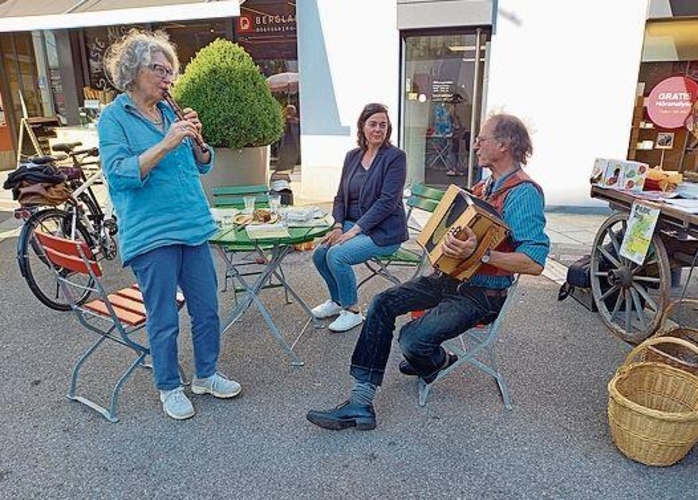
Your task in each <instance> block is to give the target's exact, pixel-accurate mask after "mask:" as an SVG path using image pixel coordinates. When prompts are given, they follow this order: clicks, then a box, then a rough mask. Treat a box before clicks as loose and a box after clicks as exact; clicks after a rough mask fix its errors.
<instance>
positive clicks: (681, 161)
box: [628, 19, 698, 172]
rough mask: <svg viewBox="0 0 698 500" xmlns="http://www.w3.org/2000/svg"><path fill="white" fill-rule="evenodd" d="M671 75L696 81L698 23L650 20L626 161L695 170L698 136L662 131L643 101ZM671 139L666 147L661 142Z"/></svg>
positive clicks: (675, 131) (697, 155) (678, 169)
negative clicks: (653, 120) (653, 121)
mask: <svg viewBox="0 0 698 500" xmlns="http://www.w3.org/2000/svg"><path fill="white" fill-rule="evenodd" d="M673 76H686V77H689V78H691V79H693V80H695V81H697V82H698V20H696V19H681V20H670V21H669V20H663V21H650V22H648V23H647V26H646V28H645V40H644V44H643V51H642V63H641V64H640V71H639V77H638V87H637V90H638V91H637V96H636V100H635V108H634V112H633V120H632V129H631V133H630V141H629V145H628V159H631V160H637V161H642V162H645V163H648V164H649V165H650V167H654V166H661V167H662V168H663V169H664V170H673V171H679V172H683V171H696V170H698V136H697V135H696V134H695V131H694V132H690V131H689V130H688V129H687V128H686V127H681V128H677V129H663V128H661V127H658V126H657V125H656V124H654V123H652V121H651V120H650V118H649V115H648V113H647V108H646V101H647V97H648V96H649V95H650V93H651V92H652V89H653V88H654V87H655V86H656V85H657V84H659V83H660V82H662V81H663V80H665V79H667V78H669V77H673ZM668 137H671V139H672V140H671V141H670V143H668V144H662V142H663V141H662V139H666V138H668Z"/></svg>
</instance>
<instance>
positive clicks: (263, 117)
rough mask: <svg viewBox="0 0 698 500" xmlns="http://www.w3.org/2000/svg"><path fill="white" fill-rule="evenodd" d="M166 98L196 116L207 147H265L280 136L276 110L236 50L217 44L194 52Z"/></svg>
mask: <svg viewBox="0 0 698 500" xmlns="http://www.w3.org/2000/svg"><path fill="white" fill-rule="evenodd" d="M172 95H173V96H174V98H175V100H176V101H177V102H178V103H179V105H180V106H182V107H183V108H184V107H191V108H193V109H195V110H196V111H197V112H198V113H199V119H200V120H201V123H202V124H203V136H204V140H205V141H206V142H207V143H208V144H209V145H211V146H213V147H218V148H231V149H240V148H243V147H253V146H266V145H267V144H271V143H272V142H275V141H277V140H278V139H279V138H280V137H281V136H282V134H283V130H284V121H283V116H282V115H283V114H282V109H281V105H280V104H279V103H278V102H277V101H276V99H274V97H273V96H272V95H271V91H270V90H269V86H268V85H267V82H266V80H265V78H264V75H262V74H261V73H260V71H259V68H258V67H257V65H256V64H255V63H254V61H253V60H252V57H250V55H249V54H248V53H247V52H246V51H245V49H243V48H242V47H240V46H239V45H238V44H236V43H233V42H231V41H229V40H224V39H222V38H219V39H217V40H215V41H214V42H211V43H210V44H208V45H207V46H206V47H204V48H202V49H201V50H199V51H198V52H197V53H196V55H195V56H194V57H193V58H192V59H191V61H190V62H189V64H188V65H187V69H186V70H185V72H184V74H183V75H181V76H180V77H179V78H178V79H177V83H176V84H175V87H174V89H173V92H172Z"/></svg>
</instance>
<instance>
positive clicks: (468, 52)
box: [400, 28, 490, 187]
mask: <svg viewBox="0 0 698 500" xmlns="http://www.w3.org/2000/svg"><path fill="white" fill-rule="evenodd" d="M489 36H490V33H489V31H488V30H483V29H481V28H476V29H472V30H468V31H465V32H460V33H455V34H419V33H418V34H404V33H403V39H402V41H403V43H402V53H403V65H402V83H401V110H402V113H401V116H402V127H401V134H402V135H401V141H400V144H401V145H402V147H403V149H404V150H405V152H406V153H407V169H408V170H407V177H408V182H411V183H416V182H423V183H425V184H428V185H432V186H437V187H443V186H447V185H449V184H458V185H461V186H472V185H473V184H474V183H475V182H477V180H478V179H479V175H480V174H479V171H478V169H477V165H476V163H477V162H476V157H475V155H474V151H473V148H472V146H473V142H474V139H475V135H477V131H478V130H479V127H480V115H481V110H482V95H483V92H482V90H483V89H482V85H483V83H482V82H483V73H484V67H485V59H486V47H487V45H486V43H487V41H488V40H489Z"/></svg>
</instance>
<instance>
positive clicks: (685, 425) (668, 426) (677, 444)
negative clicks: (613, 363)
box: [608, 337, 698, 466]
mask: <svg viewBox="0 0 698 500" xmlns="http://www.w3.org/2000/svg"><path fill="white" fill-rule="evenodd" d="M657 344H675V345H680V346H682V347H684V348H686V349H690V350H692V351H693V352H696V353H698V347H696V346H694V345H692V344H691V343H689V342H686V341H685V340H681V339H677V338H671V337H653V338H650V339H648V340H645V341H644V342H643V343H642V344H640V345H638V346H637V347H636V348H635V349H633V350H632V352H631V353H630V354H629V355H628V357H627V358H626V360H625V362H624V363H623V365H622V366H621V367H620V368H618V371H617V372H616V374H615V376H614V377H613V379H611V381H610V382H609V383H608V395H609V398H608V423H609V425H610V427H611V435H612V436H613V442H614V443H615V444H616V446H617V447H618V449H619V450H620V451H621V452H622V453H623V454H624V455H626V456H627V457H628V458H631V459H633V460H635V461H637V462H640V463H643V464H646V465H657V466H667V465H672V464H674V463H676V462H678V461H679V460H681V459H682V458H683V457H684V456H686V454H687V453H688V452H689V451H690V450H691V448H692V447H693V446H694V445H695V444H696V442H698V377H697V376H695V375H692V374H690V373H688V372H686V371H683V370H680V369H678V368H675V367H673V366H669V365H667V364H664V363H656V362H646V361H643V362H639V363H632V361H633V360H634V359H635V358H636V357H637V356H638V355H639V354H640V353H641V352H642V351H643V350H645V349H647V348H648V347H650V346H653V345H657Z"/></svg>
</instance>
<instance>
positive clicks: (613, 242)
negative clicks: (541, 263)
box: [591, 186, 698, 344]
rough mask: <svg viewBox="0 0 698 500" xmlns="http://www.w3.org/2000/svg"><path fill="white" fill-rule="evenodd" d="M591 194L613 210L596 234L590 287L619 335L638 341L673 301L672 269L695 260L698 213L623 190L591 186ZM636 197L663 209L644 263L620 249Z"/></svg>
mask: <svg viewBox="0 0 698 500" xmlns="http://www.w3.org/2000/svg"><path fill="white" fill-rule="evenodd" d="M591 197H592V198H597V199H600V200H604V201H607V202H608V203H609V205H610V207H611V208H612V209H613V210H614V212H615V213H614V214H612V215H611V216H610V217H609V218H608V219H606V221H604V223H603V224H601V227H599V230H598V232H597V234H596V238H594V243H593V246H592V251H591V288H592V293H593V297H594V302H595V303H596V306H597V307H598V310H599V313H600V314H601V318H602V320H603V322H604V323H605V324H606V326H608V328H609V329H610V330H611V331H612V332H613V333H614V334H615V335H617V336H618V337H620V338H622V339H623V340H625V341H626V342H629V343H631V344H638V343H640V342H642V341H643V340H644V339H646V338H647V337H649V336H650V335H652V334H653V333H654V332H655V331H656V330H657V329H658V328H659V326H660V324H661V320H662V316H663V314H664V310H665V309H666V307H667V306H668V304H669V302H670V290H671V270H672V269H676V268H682V267H685V266H691V265H694V264H695V257H696V252H697V251H698V215H694V214H690V213H688V212H686V211H683V210H680V209H678V208H675V207H672V206H669V205H667V204H666V203H660V202H651V201H647V200H645V199H642V198H641V197H640V196H634V195H632V194H631V193H628V192H625V191H616V190H612V189H605V188H600V187H596V186H594V187H592V188H591ZM635 201H641V202H642V203H643V204H646V205H650V206H652V207H656V208H659V209H660V215H659V220H658V222H657V227H656V229H655V231H654V235H653V237H652V242H651V244H650V248H649V251H648V253H647V257H646V259H645V261H644V263H643V264H642V265H639V264H636V263H634V262H632V261H630V260H629V259H626V258H624V257H621V256H620V255H619V250H620V245H621V243H622V241H623V235H624V234H625V231H626V229H627V226H628V216H629V214H630V210H631V208H632V205H633V203H634V202H635Z"/></svg>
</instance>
